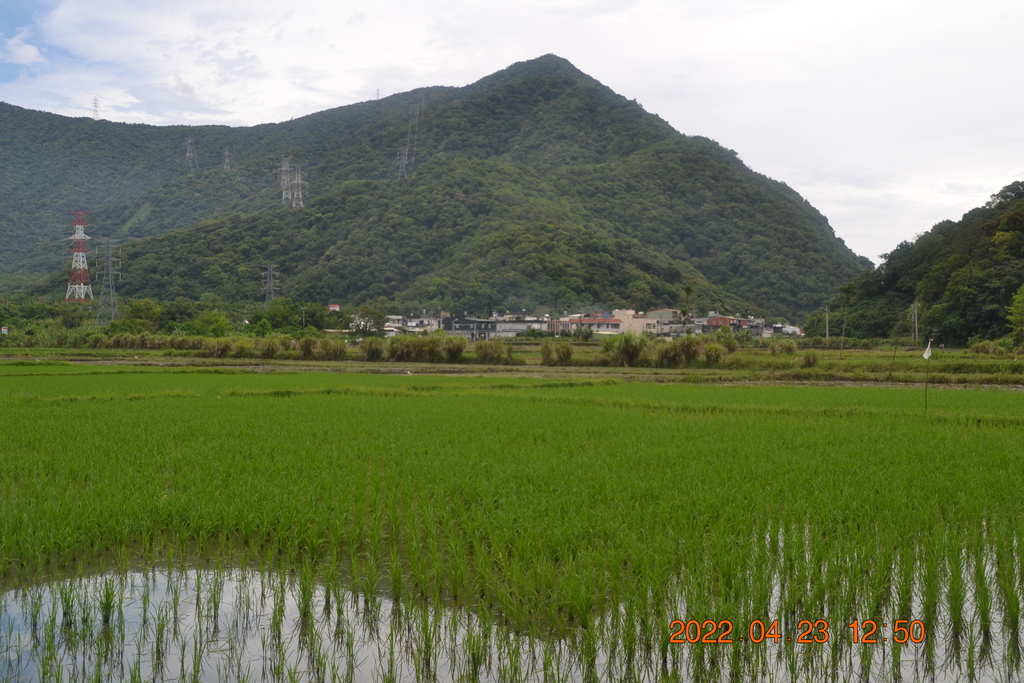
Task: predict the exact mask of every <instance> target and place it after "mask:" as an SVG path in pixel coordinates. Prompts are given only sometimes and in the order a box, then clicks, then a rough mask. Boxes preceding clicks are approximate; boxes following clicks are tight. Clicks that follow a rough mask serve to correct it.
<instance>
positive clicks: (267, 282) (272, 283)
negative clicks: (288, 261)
mask: <svg viewBox="0 0 1024 683" xmlns="http://www.w3.org/2000/svg"><path fill="white" fill-rule="evenodd" d="M266 268H267V271H266V272H265V273H264V274H263V291H264V292H265V295H266V296H265V298H264V299H263V305H264V306H269V305H270V302H271V301H272V300H274V299H276V298H277V296H278V295H279V294H280V293H281V286H280V284H279V283H278V279H279V278H280V273H277V272H275V271H274V269H275V268H277V265H272V266H267V267H266Z"/></svg>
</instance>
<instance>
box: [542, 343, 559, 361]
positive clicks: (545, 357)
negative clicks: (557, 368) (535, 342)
mask: <svg viewBox="0 0 1024 683" xmlns="http://www.w3.org/2000/svg"><path fill="white" fill-rule="evenodd" d="M540 362H541V364H542V365H554V364H555V343H554V342H553V341H551V340H550V339H545V340H544V341H543V342H541V345H540Z"/></svg>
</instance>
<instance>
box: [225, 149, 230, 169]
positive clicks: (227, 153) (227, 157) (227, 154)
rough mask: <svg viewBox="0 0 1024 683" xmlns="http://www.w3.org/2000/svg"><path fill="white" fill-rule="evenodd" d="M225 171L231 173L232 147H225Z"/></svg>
mask: <svg viewBox="0 0 1024 683" xmlns="http://www.w3.org/2000/svg"><path fill="white" fill-rule="evenodd" d="M224 170H225V171H230V170H231V148H230V147H225V148H224Z"/></svg>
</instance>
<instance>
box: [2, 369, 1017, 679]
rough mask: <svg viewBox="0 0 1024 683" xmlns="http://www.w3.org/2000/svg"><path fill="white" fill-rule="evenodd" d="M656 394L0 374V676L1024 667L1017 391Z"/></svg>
mask: <svg viewBox="0 0 1024 683" xmlns="http://www.w3.org/2000/svg"><path fill="white" fill-rule="evenodd" d="M306 369H307V370H308V369H309V368H306ZM677 377H678V374H674V373H673V372H671V371H663V372H660V373H656V372H652V373H650V375H649V376H645V377H644V378H643V379H644V380H645V381H636V379H637V378H636V376H635V375H626V374H623V375H621V376H617V375H615V374H612V373H609V374H606V375H579V376H573V375H571V374H566V375H559V376H555V375H544V374H531V373H530V372H528V371H523V372H520V373H518V374H516V373H505V374H502V375H492V374H486V373H481V374H469V373H467V374H463V375H459V376H442V375H427V374H424V375H420V374H391V375H384V374H367V373H337V372H327V371H322V372H317V371H303V372H291V371H286V370H281V369H280V368H279V369H278V371H275V372H251V371H247V370H245V369H240V368H235V369H215V368H205V369H204V368H155V367H130V366H125V367H120V366H119V367H107V366H92V365H62V364H46V363H34V364H31V363H29V364H26V363H23V362H22V363H0V680H11V681H14V680H47V681H48V680H86V681H93V680H97V681H99V680H132V681H134V680H139V681H141V680H189V681H217V680H249V681H256V680H273V681H290V680H313V681H335V680H338V681H477V680H480V681H502V682H505V681H690V680H698V681H727V680H763V681H819V680H822V681H832V680H850V681H876V680H893V681H896V680H900V681H903V680H907V681H910V680H928V681H931V680H936V681H955V680H964V681H988V680H999V681H1015V680H1024V674H1022V666H1021V654H1022V643H1021V636H1020V631H1021V597H1022V595H1024V548H1022V547H1021V542H1022V531H1024V491H1022V486H1021V484H1022V482H1024V459H1022V458H1024V393H1021V392H1018V391H1015V390H1012V389H1006V388H1003V389H983V388H941V389H940V388H938V387H936V386H932V387H931V388H930V389H929V393H928V408H927V412H925V409H924V388H923V386H921V385H913V384H908V385H906V386H899V387H895V386H882V385H875V386H860V385H857V386H853V385H851V386H844V385H839V384H834V385H813V384H808V385H786V384H776V383H759V382H744V383H740V384H711V385H706V384H694V383H692V382H690V383H680V382H676V381H674V380H675V379H676V378H677Z"/></svg>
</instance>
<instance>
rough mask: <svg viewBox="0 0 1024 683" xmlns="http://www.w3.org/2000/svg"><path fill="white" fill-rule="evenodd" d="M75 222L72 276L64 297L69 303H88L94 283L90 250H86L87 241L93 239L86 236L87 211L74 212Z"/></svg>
mask: <svg viewBox="0 0 1024 683" xmlns="http://www.w3.org/2000/svg"><path fill="white" fill-rule="evenodd" d="M71 213H72V214H74V216H75V220H74V222H73V223H71V227H73V228H74V229H75V234H74V235H72V236H71V237H70V239H71V240H74V246H72V247H71V275H70V276H69V277H68V291H67V294H66V295H65V296H64V299H65V300H69V301H86V300H89V299H92V283H91V282H90V280H89V259H88V257H86V254H88V253H89V250H88V249H86V248H85V240H88V239H92V238H91V237H89V236H88V235H86V234H85V228H86V226H87V225H89V224H88V223H86V222H85V214H86V213H87V212H86V211H72V212H71Z"/></svg>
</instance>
